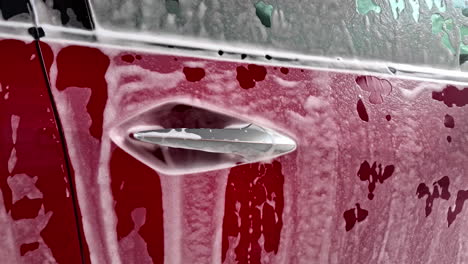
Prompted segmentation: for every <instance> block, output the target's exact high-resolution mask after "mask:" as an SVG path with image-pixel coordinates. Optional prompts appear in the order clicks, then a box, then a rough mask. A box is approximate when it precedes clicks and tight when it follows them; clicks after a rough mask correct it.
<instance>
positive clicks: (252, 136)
mask: <svg viewBox="0 0 468 264" xmlns="http://www.w3.org/2000/svg"><path fill="white" fill-rule="evenodd" d="M131 137H132V138H133V139H136V140H139V141H142V142H146V143H151V144H156V145H160V146H165V147H171V148H179V149H190V150H197V151H204V152H211V153H225V154H235V155H240V156H242V157H244V158H245V159H246V160H257V159H259V158H260V159H261V158H262V157H276V156H280V155H284V154H287V153H289V152H291V151H293V150H294V149H295V148H296V143H295V142H294V140H292V139H291V138H289V137H287V136H285V135H282V134H280V133H278V132H275V131H273V130H269V129H266V128H262V127H258V126H256V125H253V124H243V125H241V126H236V127H228V128H223V129H208V128H196V129H194V128H169V129H156V130H145V131H139V132H135V133H132V134H131Z"/></svg>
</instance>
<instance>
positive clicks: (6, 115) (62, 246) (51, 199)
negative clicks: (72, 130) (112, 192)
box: [0, 39, 83, 263]
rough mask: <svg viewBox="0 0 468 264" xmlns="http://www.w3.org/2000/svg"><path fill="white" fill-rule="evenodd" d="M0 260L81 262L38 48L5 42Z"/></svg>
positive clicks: (0, 48) (1, 48) (0, 49)
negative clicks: (0, 239)
mask: <svg viewBox="0 0 468 264" xmlns="http://www.w3.org/2000/svg"><path fill="white" fill-rule="evenodd" d="M0 57H1V58H2V60H1V62H0V83H1V85H0V87H1V88H0V94H1V103H0V116H1V119H0V120H1V124H0V127H1V128H2V136H1V137H0V140H1V141H0V142H1V144H0V146H1V147H0V151H1V162H0V163H1V165H0V191H1V193H2V194H1V195H0V199H1V202H0V212H1V213H0V215H1V216H0V219H1V220H0V221H1V223H2V224H1V226H2V231H1V237H2V242H1V243H2V246H1V247H0V248H1V249H0V256H1V262H2V263H45V262H48V263H81V262H82V257H83V256H82V249H80V248H81V245H80V241H79V235H78V234H79V232H80V228H79V227H77V220H78V219H79V218H77V217H76V215H75V213H76V211H75V208H74V205H73V203H74V202H73V197H72V192H73V189H72V188H73V186H71V184H72V183H71V180H72V178H70V177H69V175H68V170H67V163H66V158H65V156H64V154H65V153H64V149H63V148H62V146H63V145H62V140H61V137H60V133H59V131H58V128H57V123H56V120H55V116H54V111H53V105H52V103H51V101H50V97H49V93H48V88H47V81H46V79H45V78H44V75H43V71H42V67H41V64H42V62H41V59H40V56H39V55H38V53H37V49H36V44H35V42H34V41H32V40H31V39H29V40H13V39H1V40H0Z"/></svg>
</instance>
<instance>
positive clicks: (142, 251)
mask: <svg viewBox="0 0 468 264" xmlns="http://www.w3.org/2000/svg"><path fill="white" fill-rule="evenodd" d="M42 46H43V48H42V49H43V50H49V51H48V52H49V55H47V56H45V60H46V61H49V65H50V70H49V76H50V80H51V89H52V92H53V95H54V98H55V100H56V102H57V108H58V112H59V116H60V118H61V120H62V122H63V126H64V134H65V137H66V139H67V140H66V143H67V147H68V149H69V153H70V157H71V162H72V165H73V167H74V169H75V173H76V178H77V179H76V185H77V196H78V201H79V205H80V209H81V211H82V212H83V217H84V231H85V237H86V241H87V242H88V244H89V246H90V252H91V261H92V262H93V263H132V262H139V263H140V262H141V263H151V262H154V263H162V262H163V261H164V263H219V262H224V263H248V262H250V263H367V262H374V261H377V262H393V261H397V262H403V263H417V262H423V263H427V262H431V261H441V262H457V261H458V262H461V263H462V262H463V261H464V258H465V256H464V253H463V252H464V251H465V249H464V243H463V241H465V240H466V239H467V238H466V235H465V234H464V233H463V232H461V230H463V225H464V222H465V221H464V219H466V217H467V215H466V212H465V211H464V210H463V209H462V208H463V207H462V206H463V203H464V201H465V200H466V199H467V198H466V197H465V190H466V189H468V183H467V181H466V175H465V174H466V168H465V167H466V166H465V164H466V157H467V155H466V154H467V153H466V151H467V150H466V148H465V147H464V146H465V145H466V140H467V138H466V136H465V134H466V131H467V130H468V124H466V122H464V119H465V118H464V117H465V116H466V107H464V105H465V104H466V100H467V99H466V93H465V92H464V91H466V89H465V90H462V89H463V88H464V87H462V86H459V87H455V86H450V85H447V84H443V83H431V82H422V81H415V80H404V79H398V78H390V77H388V76H368V75H358V74H351V73H340V72H333V71H325V70H315V69H300V68H285V67H281V66H274V65H268V66H266V65H265V66H264V65H254V64H251V63H247V62H227V61H217V60H209V59H202V58H191V57H183V56H174V55H169V54H166V55H165V54H159V53H157V52H149V51H142V50H138V49H132V48H126V49H122V48H117V47H110V46H106V47H104V46H100V45H92V46H91V45H90V46H83V47H78V46H76V45H74V44H66V43H61V42H56V41H54V40H44V42H42ZM44 53H47V52H44ZM65 58H66V59H65ZM61 60H63V61H68V63H62V64H61ZM59 65H60V66H59ZM68 73H70V74H68ZM71 73H73V75H72V74H71ZM454 89H455V90H454ZM454 94H456V96H454ZM455 98H456V99H455ZM454 100H455V101H456V102H457V103H450V102H453V101H454ZM164 102H180V103H183V104H184V105H193V106H196V107H200V108H206V109H215V110H216V111H222V112H223V113H224V114H226V115H231V116H233V117H235V118H239V119H242V120H252V121H254V122H255V123H257V124H259V125H262V126H265V127H269V128H272V129H275V130H277V131H281V132H283V133H285V134H287V135H289V136H291V137H292V138H294V140H295V141H296V143H297V149H296V151H295V152H293V153H291V154H288V155H285V156H282V157H279V158H276V159H274V160H269V161H264V162H260V163H255V164H246V165H241V166H237V167H233V168H230V169H222V170H215V171H210V172H199V173H195V174H191V175H183V176H174V175H165V174H162V173H156V172H154V171H153V170H151V169H149V167H146V165H144V164H143V163H141V162H139V157H137V156H132V155H131V154H128V152H126V150H125V149H121V148H119V147H117V146H116V144H115V143H114V142H113V141H112V139H111V136H110V134H109V133H110V131H111V130H112V129H113V128H115V127H117V126H119V125H120V124H121V123H122V122H124V121H125V120H127V119H128V118H130V117H133V116H135V115H138V113H141V112H142V111H145V109H150V108H151V107H154V106H155V105H159V104H162V103H164ZM447 116H449V117H447ZM452 121H453V122H452ZM452 123H453V124H454V125H452ZM121 136H122V137H128V136H129V135H121ZM449 137H450V138H449ZM155 155H156V154H155ZM442 157H443V158H442ZM155 158H156V156H155ZM445 176H447V177H446V178H445ZM447 178H448V181H447ZM447 182H448V183H447ZM431 185H432V186H431ZM448 194H449V195H448ZM427 212H429V213H427ZM439 245H444V246H443V247H441V246H439Z"/></svg>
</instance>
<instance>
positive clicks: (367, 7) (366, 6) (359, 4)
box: [356, 0, 382, 15]
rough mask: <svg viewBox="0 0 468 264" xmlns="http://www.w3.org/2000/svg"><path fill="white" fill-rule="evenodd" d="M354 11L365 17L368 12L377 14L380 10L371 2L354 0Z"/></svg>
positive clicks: (369, 0) (370, 0)
mask: <svg viewBox="0 0 468 264" xmlns="http://www.w3.org/2000/svg"><path fill="white" fill-rule="evenodd" d="M356 11H358V13H359V14H361V15H366V14H367V13H369V12H370V11H374V12H376V13H377V14H378V13H380V11H382V9H381V8H380V6H378V5H377V4H376V3H374V1H372V0H356Z"/></svg>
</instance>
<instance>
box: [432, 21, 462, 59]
mask: <svg viewBox="0 0 468 264" xmlns="http://www.w3.org/2000/svg"><path fill="white" fill-rule="evenodd" d="M431 21H432V33H434V34H437V35H439V34H442V39H441V40H442V44H443V45H444V46H445V47H447V48H448V49H449V50H450V52H452V53H453V54H456V51H455V49H454V48H453V45H452V42H451V41H450V37H449V33H448V32H450V31H452V30H453V27H454V24H453V20H452V19H451V18H448V19H444V17H443V16H441V15H440V14H433V15H432V16H431Z"/></svg>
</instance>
